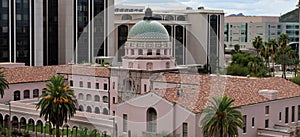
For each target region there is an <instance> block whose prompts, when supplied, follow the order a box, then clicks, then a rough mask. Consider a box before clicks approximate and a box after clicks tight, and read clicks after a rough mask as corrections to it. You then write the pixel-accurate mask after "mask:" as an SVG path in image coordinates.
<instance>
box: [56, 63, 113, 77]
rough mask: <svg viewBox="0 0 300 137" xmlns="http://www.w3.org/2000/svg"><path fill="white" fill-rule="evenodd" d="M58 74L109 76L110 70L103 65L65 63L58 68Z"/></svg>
mask: <svg viewBox="0 0 300 137" xmlns="http://www.w3.org/2000/svg"><path fill="white" fill-rule="evenodd" d="M58 73H60V74H76V75H85V76H96V77H110V70H109V69H108V68H105V67H95V66H85V65H66V66H64V67H60V68H59V69H58Z"/></svg>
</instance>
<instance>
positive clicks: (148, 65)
mask: <svg viewBox="0 0 300 137" xmlns="http://www.w3.org/2000/svg"><path fill="white" fill-rule="evenodd" d="M152 68H153V63H152V62H148V63H147V64H146V69H147V70H152Z"/></svg>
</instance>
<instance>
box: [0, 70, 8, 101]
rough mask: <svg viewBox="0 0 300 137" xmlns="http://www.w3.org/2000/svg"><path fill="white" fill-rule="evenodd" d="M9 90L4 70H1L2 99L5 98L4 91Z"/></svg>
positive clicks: (0, 93) (0, 88) (0, 87)
mask: <svg viewBox="0 0 300 137" xmlns="http://www.w3.org/2000/svg"><path fill="white" fill-rule="evenodd" d="M8 88H9V86H8V82H7V80H6V79H5V77H4V71H3V68H0V95H1V98H3V95H4V90H5V89H8Z"/></svg>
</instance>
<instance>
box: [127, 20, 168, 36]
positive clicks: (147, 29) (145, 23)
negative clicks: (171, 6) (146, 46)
mask: <svg viewBox="0 0 300 137" xmlns="http://www.w3.org/2000/svg"><path fill="white" fill-rule="evenodd" d="M127 40H128V41H169V33H168V31H167V30H166V28H165V27H164V26H163V25H162V24H161V23H159V22H157V21H153V20H142V21H140V22H138V23H136V24H135V25H134V26H133V27H132V28H131V29H130V31H129V33H128V39H127Z"/></svg>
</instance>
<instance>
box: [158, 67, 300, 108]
mask: <svg viewBox="0 0 300 137" xmlns="http://www.w3.org/2000/svg"><path fill="white" fill-rule="evenodd" d="M155 81H156V82H168V83H177V84H179V83H182V84H181V85H182V86H181V88H182V89H183V92H182V95H181V96H180V97H178V95H177V91H178V88H168V89H166V90H157V91H154V92H155V93H156V94H158V95H160V96H162V97H164V98H165V99H167V100H169V101H170V102H175V103H177V104H179V105H181V106H183V107H185V108H187V109H188V110H190V111H192V112H194V113H199V112H201V110H202V109H203V108H205V106H206V105H207V102H208V100H209V99H211V97H213V96H216V95H219V96H222V95H226V96H228V97H230V98H234V99H235V102H234V105H235V106H244V105H251V104H256V103H262V102H267V101H270V99H268V98H265V97H263V96H261V95H259V93H258V91H260V90H277V91H278V97H277V99H286V98H293V97H298V96H300V86H298V85H296V84H294V83H292V82H289V81H287V80H285V79H282V78H273V77H272V78H245V77H233V76H209V75H191V74H172V73H166V74H163V75H161V76H160V77H159V78H157V79H156V80H155ZM191 84H192V85H191Z"/></svg>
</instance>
